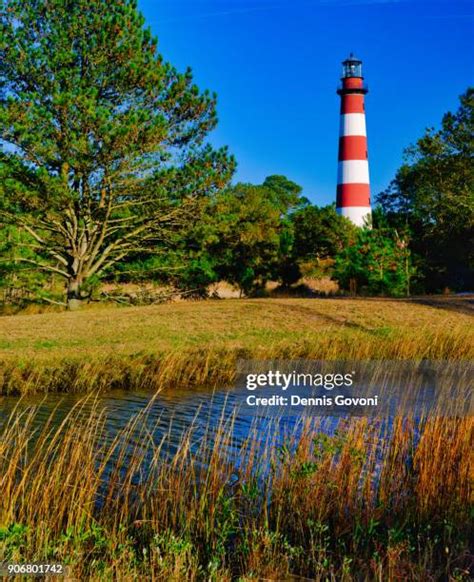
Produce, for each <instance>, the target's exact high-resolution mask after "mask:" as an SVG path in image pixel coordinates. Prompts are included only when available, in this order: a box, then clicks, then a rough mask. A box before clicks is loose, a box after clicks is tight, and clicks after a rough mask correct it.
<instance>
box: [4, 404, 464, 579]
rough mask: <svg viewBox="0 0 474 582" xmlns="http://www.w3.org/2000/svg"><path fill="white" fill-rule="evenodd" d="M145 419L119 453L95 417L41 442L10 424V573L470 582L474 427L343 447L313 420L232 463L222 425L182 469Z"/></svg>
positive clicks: (353, 440)
mask: <svg viewBox="0 0 474 582" xmlns="http://www.w3.org/2000/svg"><path fill="white" fill-rule="evenodd" d="M86 404H87V406H86ZM149 413H150V410H149V409H146V410H144V411H143V412H142V413H140V414H138V415H137V416H135V417H134V418H133V419H132V420H131V421H130V423H129V424H128V426H127V427H126V428H125V429H123V430H122V431H120V432H119V433H118V434H117V436H115V437H114V438H111V436H110V435H109V434H108V433H107V430H106V413H105V412H104V409H103V408H102V407H101V406H100V404H99V402H98V401H95V403H94V404H93V405H91V403H90V401H89V402H87V401H86V400H81V401H79V402H78V403H77V404H76V406H75V407H74V408H73V409H72V410H71V411H70V412H69V413H68V415H67V416H66V417H65V418H64V419H63V420H62V422H61V423H59V424H58V423H57V421H56V420H55V415H56V413H55V411H53V412H52V413H51V416H50V417H49V419H48V420H47V421H46V422H44V423H43V424H42V425H41V426H40V427H39V425H38V423H37V422H36V418H35V415H36V414H37V410H36V409H31V408H26V409H23V408H20V406H19V407H18V409H17V410H14V411H13V413H12V414H11V415H10V417H9V418H8V419H7V420H6V421H5V422H4V423H3V425H2V427H1V429H0V491H1V495H0V561H8V562H11V561H13V562H24V561H33V560H36V561H49V562H51V561H60V562H63V563H66V564H68V565H69V567H70V574H71V576H73V577H75V578H77V579H80V580H86V579H91V580H116V579H121V580H163V581H164V580H175V581H182V580H216V581H217V580H218V581H221V580H222V581H225V580H229V581H230V580H237V579H239V580H242V581H243V580H261V579H266V580H289V579H291V576H301V577H305V578H309V579H314V580H321V581H323V580H334V581H336V580H346V581H350V580H378V581H382V580H383V581H389V582H390V581H395V580H397V581H398V580H420V581H421V580H423V581H425V580H438V579H439V580H443V579H444V580H468V568H469V561H470V556H469V550H468V540H469V538H470V535H471V534H472V522H471V521H470V514H469V511H470V508H471V507H472V473H470V471H472V467H471V466H470V454H471V451H472V445H473V434H474V432H473V429H474V420H473V418H472V417H471V418H442V417H435V416H433V417H430V418H424V419H421V420H419V421H418V422H417V423H415V422H414V421H413V420H410V419H402V418H398V419H396V420H395V421H394V422H393V424H392V425H391V427H387V425H386V424H385V423H383V422H382V421H381V419H379V420H378V421H374V422H370V423H369V422H368V420H367V419H352V420H341V421H340V422H339V425H338V427H337V430H336V431H335V432H332V433H331V434H328V433H327V431H325V427H324V426H321V425H319V424H318V423H317V422H316V421H314V420H310V419H306V420H305V419H303V420H301V422H300V423H299V424H298V425H297V426H296V427H295V428H294V430H293V431H292V432H290V433H289V434H287V436H286V437H285V438H284V440H281V438H279V439H278V440H277V438H276V436H275V435H276V434H277V431H272V430H269V431H268V432H267V433H266V434H265V435H263V434H262V433H261V432H258V431H257V430H256V428H255V429H254V430H253V431H252V430H251V431H250V433H249V437H248V438H247V440H246V442H245V443H244V444H243V445H241V446H240V448H236V447H235V446H234V445H235V443H234V442H233V417H232V415H230V416H229V417H227V416H225V415H224V414H223V415H222V418H221V420H220V422H219V423H218V426H217V427H212V426H209V427H208V429H207V430H206V431H205V432H204V434H202V433H199V434H198V432H197V425H195V424H194V425H191V426H190V428H189V429H187V430H186V431H185V432H183V434H182V437H181V439H180V443H179V447H178V448H177V449H176V450H174V452H172V453H171V452H170V449H169V446H168V445H169V434H166V435H165V436H164V437H163V438H162V439H161V440H157V439H156V437H155V436H154V435H155V434H156V433H155V431H154V428H155V427H154V424H153V422H152V421H151V418H150V414H149ZM275 422H277V421H275ZM38 427H39V428H38ZM170 430H171V429H170ZM295 579H296V578H295Z"/></svg>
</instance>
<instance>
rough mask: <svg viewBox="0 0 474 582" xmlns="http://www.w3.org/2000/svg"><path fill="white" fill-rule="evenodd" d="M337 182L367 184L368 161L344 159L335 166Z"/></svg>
mask: <svg viewBox="0 0 474 582" xmlns="http://www.w3.org/2000/svg"><path fill="white" fill-rule="evenodd" d="M337 170H338V171H337V183H338V184H369V183H370V181H369V162H368V161H367V160H345V161H343V162H339V165H338V168H337Z"/></svg>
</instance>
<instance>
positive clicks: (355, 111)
mask: <svg viewBox="0 0 474 582" xmlns="http://www.w3.org/2000/svg"><path fill="white" fill-rule="evenodd" d="M341 81H342V83H341V86H340V87H339V89H338V90H337V93H338V95H340V96H341V125H340V130H339V163H338V164H339V165H338V173H337V203H336V207H337V211H338V213H339V214H342V216H346V217H347V218H349V219H350V220H351V221H352V222H353V223H354V224H355V225H356V226H364V225H365V224H370V217H371V208H370V180H369V157H368V150H367V131H366V125H365V106H364V96H365V94H366V93H367V92H368V89H367V86H366V85H365V83H364V77H363V76H362V61H360V60H359V59H357V58H356V57H355V56H354V55H353V54H352V53H351V55H350V56H349V58H348V59H346V60H345V61H344V62H343V63H342V79H341Z"/></svg>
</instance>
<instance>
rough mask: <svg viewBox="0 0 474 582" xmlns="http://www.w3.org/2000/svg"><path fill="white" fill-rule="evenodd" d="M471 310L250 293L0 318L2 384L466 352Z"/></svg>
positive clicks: (31, 385)
mask: <svg viewBox="0 0 474 582" xmlns="http://www.w3.org/2000/svg"><path fill="white" fill-rule="evenodd" d="M473 340H474V332H473V328H472V317H471V316H469V315H468V314H464V313H459V312H456V311H452V310H449V309H440V308H437V307H430V306H425V305H418V304H414V303H411V302H405V301H401V300H360V299H358V300H355V299H324V300H315V299H247V300H225V301H203V302H182V303H175V304H167V305H157V306H149V307H127V308H119V307H115V308H114V307H102V308H95V309H85V310H84V311H82V312H76V313H69V312H64V313H44V314H37V315H17V316H7V317H1V318H0V363H1V369H0V393H2V392H3V393H7V392H8V393H14V392H31V391H48V390H86V389H91V390H96V389H102V388H107V387H122V388H133V387H134V386H136V385H140V386H141V387H146V386H149V387H152V388H157V387H162V386H164V385H171V384H178V383H186V384H187V383H191V384H203V383H209V384H218V383H222V382H229V381H231V380H232V377H233V371H234V366H235V361H236V359H237V358H238V357H254V358H275V357H281V358H299V357H308V358H319V359H323V358H325V359H337V358H340V359H341V358H348V359H412V358H414V359H419V358H432V359H453V360H459V359H468V358H472V357H473V354H474V341H473Z"/></svg>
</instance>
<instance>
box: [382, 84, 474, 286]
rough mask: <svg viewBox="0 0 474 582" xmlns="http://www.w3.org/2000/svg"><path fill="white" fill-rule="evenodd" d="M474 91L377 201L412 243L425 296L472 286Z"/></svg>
mask: <svg viewBox="0 0 474 582" xmlns="http://www.w3.org/2000/svg"><path fill="white" fill-rule="evenodd" d="M473 157H474V89H472V88H469V89H468V90H467V91H466V92H465V93H464V94H463V95H462V96H461V97H460V105H459V108H458V110H457V111H456V112H455V113H447V114H446V115H445V116H444V117H443V120H442V124H441V128H440V129H439V130H434V129H428V130H427V131H426V132H425V135H424V136H423V137H421V138H420V139H419V140H418V141H417V143H416V144H415V145H413V146H411V147H410V148H408V149H407V151H406V163H405V164H404V165H403V166H402V167H401V168H400V169H399V171H398V172H397V175H396V178H395V180H394V181H393V182H392V184H391V185H390V187H389V188H388V189H387V190H386V191H385V192H382V193H381V194H380V195H379V196H378V198H377V200H378V202H379V204H380V205H381V206H382V208H383V211H384V212H385V214H386V216H387V219H388V221H389V224H390V225H391V226H392V227H395V228H397V229H398V230H399V232H404V233H405V234H406V235H407V236H409V238H410V248H411V250H412V251H413V253H414V255H415V256H416V257H417V262H418V267H419V270H420V274H421V275H422V276H423V278H424V281H425V288H426V289H427V290H428V291H437V290H438V291H439V290H441V289H442V288H443V287H446V286H449V287H451V288H454V289H471V288H472V286H473V285H474V279H473V272H474V236H473V233H474V166H473V163H472V160H473Z"/></svg>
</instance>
